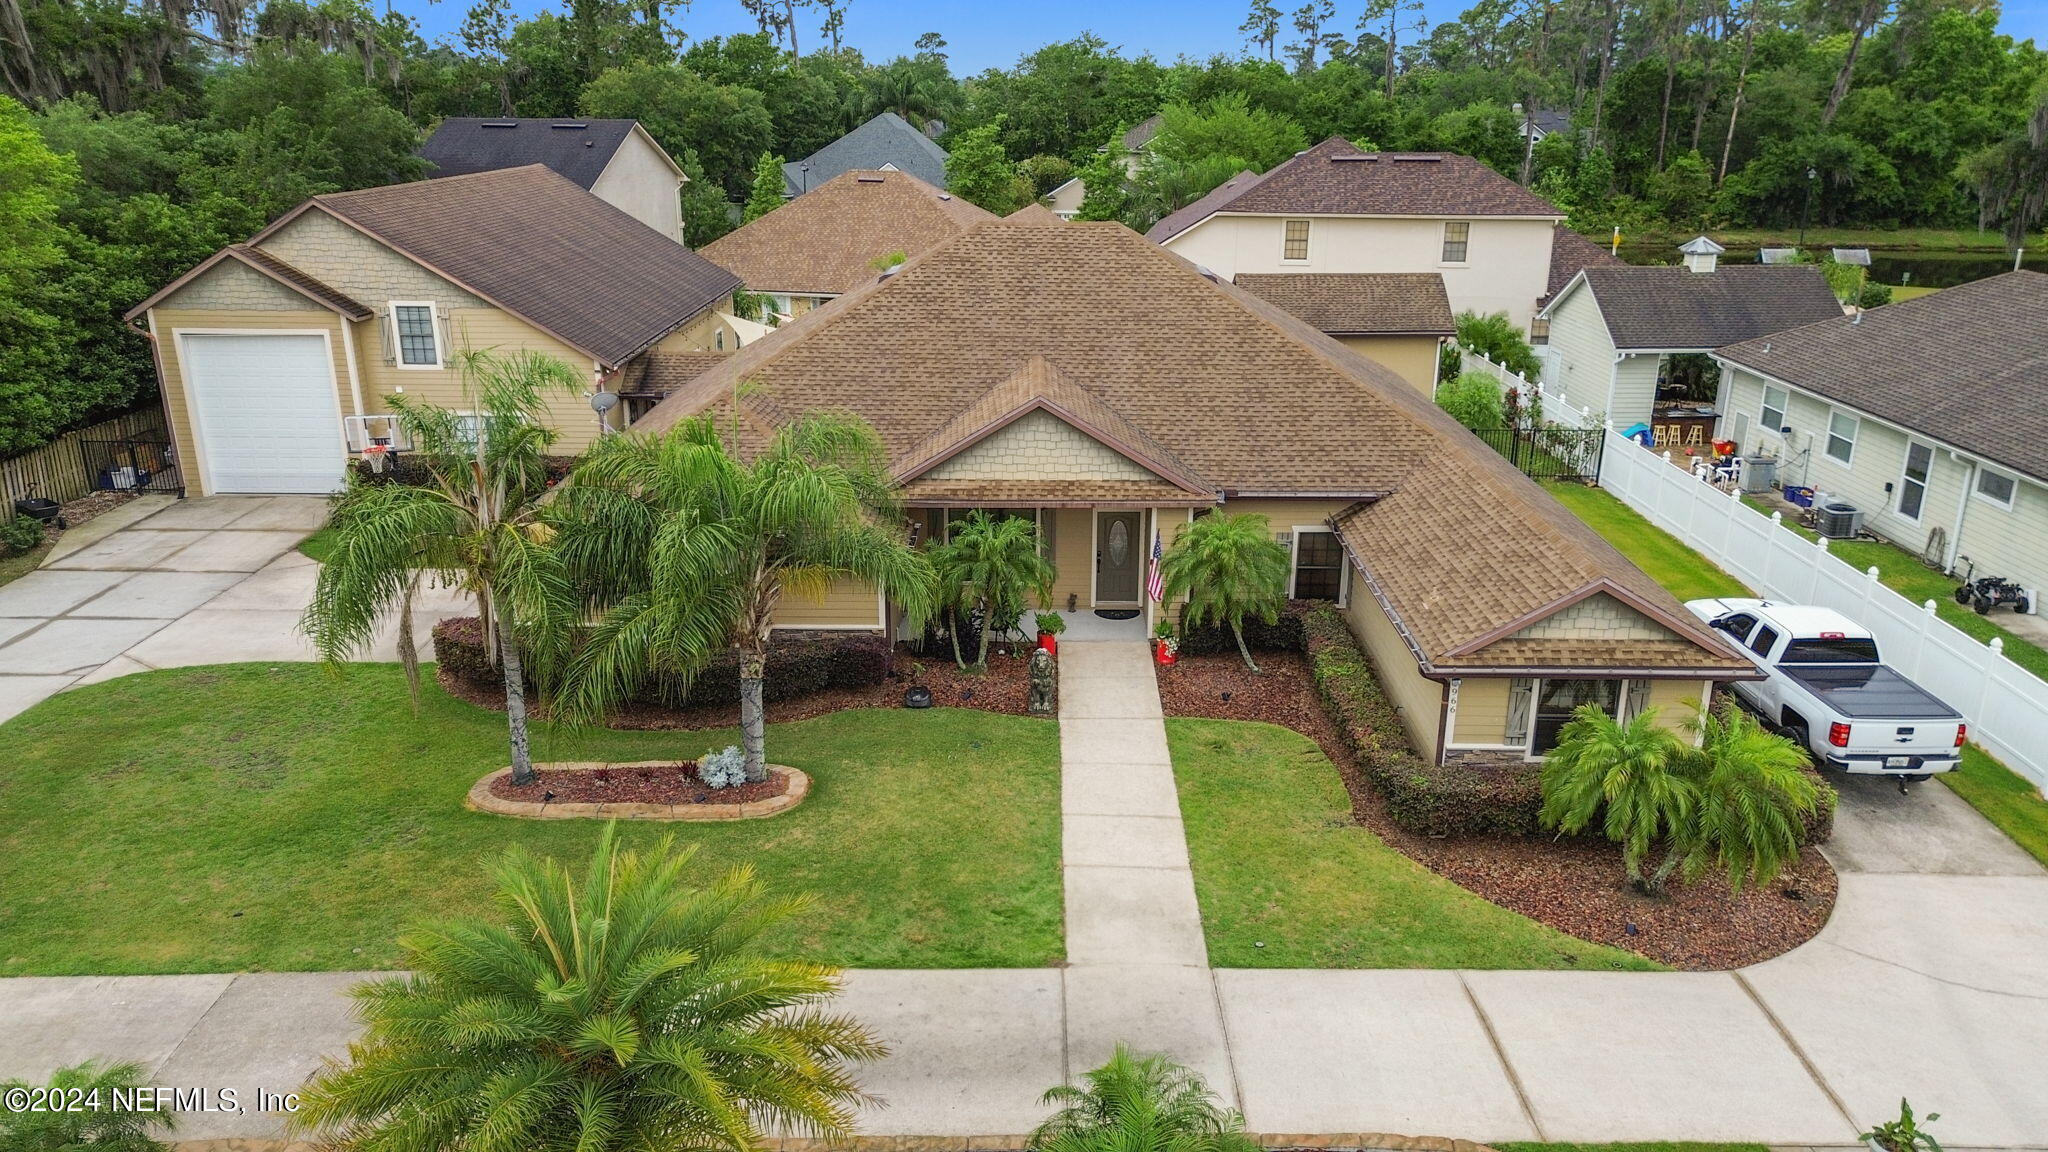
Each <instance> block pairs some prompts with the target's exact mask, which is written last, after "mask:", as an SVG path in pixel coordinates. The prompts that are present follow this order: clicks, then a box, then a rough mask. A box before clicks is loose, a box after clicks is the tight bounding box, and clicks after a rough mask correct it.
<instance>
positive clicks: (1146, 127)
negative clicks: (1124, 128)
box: [1123, 112, 1166, 152]
mask: <svg viewBox="0 0 2048 1152" xmlns="http://www.w3.org/2000/svg"><path fill="white" fill-rule="evenodd" d="M1165 123H1166V117H1164V116H1162V115H1160V114H1159V113H1157V112H1154V113H1153V114H1151V115H1150V116H1147V117H1145V118H1144V119H1143V120H1140V121H1138V122H1137V123H1136V124H1133V125H1131V130H1130V131H1128V132H1126V133H1124V138H1123V145H1124V151H1126V152H1136V151H1137V150H1138V149H1140V148H1143V147H1144V146H1145V145H1147V144H1150V143H1151V142H1152V138H1153V137H1154V136H1157V135H1159V129H1160V126H1161V125H1163V124H1165Z"/></svg>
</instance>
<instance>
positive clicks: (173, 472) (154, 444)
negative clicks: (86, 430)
mask: <svg viewBox="0 0 2048 1152" xmlns="http://www.w3.org/2000/svg"><path fill="white" fill-rule="evenodd" d="M78 454H79V461H80V463H81V464H82V465H83V466H84V468H85V482H86V486H87V487H88V488H89V489H91V490H92V491H95V492H182V491H184V487H185V481H184V479H183V478H182V477H181V476H180V475H179V472H178V462H177V452H176V450H175V449H173V448H172V447H171V441H170V438H169V437H167V436H162V435H154V436H130V437H124V438H122V439H119V440H83V439H82V440H80V441H79V442H78Z"/></svg>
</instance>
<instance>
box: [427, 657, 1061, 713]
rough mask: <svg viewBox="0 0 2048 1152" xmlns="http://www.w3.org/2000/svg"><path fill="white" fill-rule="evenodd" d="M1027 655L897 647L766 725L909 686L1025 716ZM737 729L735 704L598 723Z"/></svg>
mask: <svg viewBox="0 0 2048 1152" xmlns="http://www.w3.org/2000/svg"><path fill="white" fill-rule="evenodd" d="M1028 654H1029V653H1028V650H1026V649H1023V648H1021V647H1020V648H1018V649H1017V650H1016V653H1011V652H1009V651H1008V650H1003V651H1001V652H1000V653H999V652H998V651H997V650H995V649H994V648H991V650H990V652H989V657H988V671H986V672H983V673H973V672H962V671H961V670H960V669H959V667H958V666H957V665H955V664H954V663H953V661H952V659H951V658H950V656H948V657H944V658H940V659H936V660H933V659H922V658H920V657H917V656H915V655H913V654H911V653H909V652H905V651H902V650H900V649H899V650H898V651H897V653H896V657H895V665H894V667H893V668H892V669H891V670H890V672H889V678H888V679H886V680H884V681H882V682H881V683H880V684H876V685H873V686H871V687H867V688H833V689H827V690H826V691H823V692H817V693H813V694H811V695H809V696H805V697H802V698H800V699H796V700H770V701H768V707H767V713H768V722H769V723H770V724H784V723H788V722H789V721H792V720H809V719H811V718H812V717H814V716H823V715H826V714H827V713H831V712H840V711H844V710H845V709H848V708H901V707H903V693H904V691H905V690H906V689H908V688H909V687H910V686H911V685H912V684H913V683H921V684H923V685H924V686H925V687H927V688H929V689H931V692H932V706H933V707H936V708H979V709H981V710H982V711H984V712H1000V713H1002V714H1004V715H1006V716H1024V715H1028V714H1029V712H1030V708H1029V703H1030V697H1031V664H1030V661H1029V660H1028V659H1026V657H1027V656H1028ZM920 666H921V671H920ZM914 677H915V678H914ZM437 678H438V679H439V681H440V683H441V687H443V688H444V689H446V690H447V692H448V694H449V695H451V696H454V697H456V698H457V699H460V700H466V701H468V702H469V703H471V704H475V705H477V706H479V707H482V708H490V709H493V710H496V711H502V710H503V709H504V707H505V696H504V693H503V692H501V691H499V690H498V689H495V688H488V689H486V688H479V687H477V686H476V685H473V684H470V683H468V682H466V681H461V680H457V679H456V678H454V677H452V676H447V675H442V674H439V673H438V672H437ZM737 723H739V706H738V705H736V704H705V705H697V706H692V707H687V708H677V707H671V706H667V705H663V704H659V703H635V704H630V705H627V706H626V707H624V708H621V709H619V710H617V711H616V712H614V713H613V714H612V715H611V716H610V717H608V718H607V719H606V720H605V727H607V728H620V729H626V730H629V731H691V730H694V729H699V728H730V727H732V726H733V725H735V724H737Z"/></svg>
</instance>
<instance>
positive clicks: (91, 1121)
mask: <svg viewBox="0 0 2048 1152" xmlns="http://www.w3.org/2000/svg"><path fill="white" fill-rule="evenodd" d="M148 1086H149V1073H148V1072H146V1071H144V1070H143V1067H142V1065H140V1064H132V1063H120V1064H102V1063H99V1062H98V1061H94V1060H88V1061H86V1062H85V1063H83V1064H74V1065H72V1066H71V1067H69V1068H59V1069H58V1070H57V1071H55V1072H53V1073H51V1074H50V1080H49V1083H48V1084H47V1085H45V1086H44V1087H47V1088H48V1089H49V1090H50V1091H51V1092H52V1093H54V1094H57V1098H58V1099H59V1100H67V1101H68V1100H80V1101H92V1102H93V1106H92V1107H90V1108H81V1109H76V1110H73V1109H68V1108H61V1107H55V1108H42V1109H28V1108H0V1152H76V1150H79V1149H91V1150H93V1152H160V1150H161V1149H163V1148H164V1147H165V1145H164V1143H163V1142H162V1141H160V1140H158V1139H157V1138H156V1136H155V1133H156V1132H158V1131H159V1130H161V1131H163V1132H165V1133H168V1132H170V1131H172V1130H173V1128H174V1127H175V1126H176V1121H175V1119H174V1118H173V1117H172V1116H171V1114H170V1113H169V1112H159V1111H155V1110H151V1109H140V1108H132V1107H121V1106H119V1105H122V1104H124V1103H128V1102H132V1101H133V1100H134V1099H135V1094H136V1093H138V1092H139V1091H140V1090H141V1089H143V1088H146V1087H148ZM33 1087H35V1086H34V1085H31V1084H29V1083H28V1082H27V1081H24V1080H8V1081H0V1096H6V1095H11V1094H12V1093H13V1092H14V1091H15V1090H16V1089H21V1090H29V1089H31V1088H33Z"/></svg>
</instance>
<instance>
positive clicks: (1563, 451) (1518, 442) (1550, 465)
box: [1472, 428, 1606, 480]
mask: <svg viewBox="0 0 2048 1152" xmlns="http://www.w3.org/2000/svg"><path fill="white" fill-rule="evenodd" d="M1472 434H1473V435H1474V436H1477V437H1479V438H1480V439H1481V440H1484V441H1486V443H1487V445H1488V446H1489V447H1491V448H1492V449H1493V450H1494V451H1495V452H1498V453H1500V454H1501V455H1502V456H1505V457H1507V460H1508V463H1510V464H1513V465H1514V466H1515V467H1517V468H1519V469H1521V470H1522V472H1523V473H1524V474H1525V475H1528V476H1531V477H1534V478H1535V479H1538V480H1597V479H1599V478H1600V453H1601V452H1602V450H1603V449H1604V447H1605V444H1606V432H1605V430H1604V429H1600V428H1475V429H1473V430H1472Z"/></svg>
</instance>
